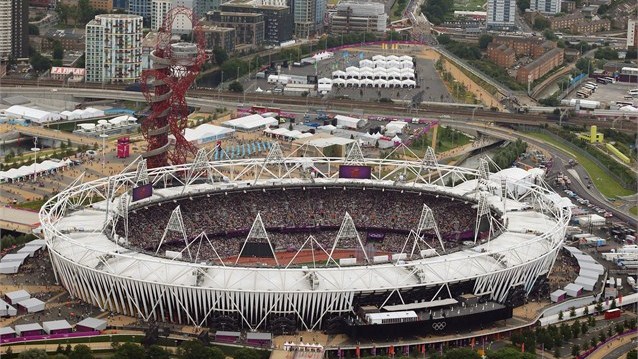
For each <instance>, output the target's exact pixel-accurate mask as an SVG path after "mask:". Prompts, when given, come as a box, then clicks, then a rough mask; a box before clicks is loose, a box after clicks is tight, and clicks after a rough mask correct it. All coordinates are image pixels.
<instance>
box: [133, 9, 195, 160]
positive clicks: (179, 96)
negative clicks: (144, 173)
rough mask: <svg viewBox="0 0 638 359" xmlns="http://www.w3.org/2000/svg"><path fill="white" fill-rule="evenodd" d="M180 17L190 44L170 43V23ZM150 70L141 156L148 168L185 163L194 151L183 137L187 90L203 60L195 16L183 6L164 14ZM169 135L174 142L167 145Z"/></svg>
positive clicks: (145, 83) (144, 75) (143, 84)
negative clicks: (188, 24)
mask: <svg viewBox="0 0 638 359" xmlns="http://www.w3.org/2000/svg"><path fill="white" fill-rule="evenodd" d="M179 16H183V17H187V18H188V19H190V21H191V23H192V26H193V32H192V39H193V42H192V43H190V42H175V43H171V37H172V35H173V33H172V29H173V23H174V22H175V19H176V18H177V17H179ZM151 61H152V63H153V64H152V68H151V69H148V70H144V71H142V75H141V78H140V82H141V87H142V92H143V93H144V97H146V101H147V102H148V103H149V105H150V107H151V113H150V114H149V115H148V117H147V118H146V120H144V121H143V122H142V134H143V136H144V138H145V139H146V141H147V143H148V146H147V151H146V153H145V154H144V155H143V157H144V158H146V160H147V166H148V167H149V168H153V167H161V166H166V165H168V164H169V163H170V164H173V165H175V164H181V163H185V162H186V159H187V157H188V155H189V154H191V153H195V152H196V150H197V149H196V148H195V146H193V145H192V144H191V143H190V142H188V141H187V140H186V139H185V138H184V129H185V128H186V125H187V121H188V105H187V104H186V97H185V96H186V91H187V90H188V88H189V87H190V86H191V85H192V83H193V82H194V81H195V78H196V77H197V75H198V74H199V71H200V70H201V67H202V65H203V64H204V62H205V61H206V54H205V52H204V35H203V32H202V28H201V25H200V24H199V21H198V20H197V17H196V15H195V14H194V13H193V11H192V10H191V9H188V8H186V7H183V6H179V7H176V8H173V9H172V10H171V11H169V12H168V13H167V14H166V17H165V18H164V23H163V24H162V27H161V28H160V29H159V32H158V42H157V45H156V46H155V50H153V51H152V52H151ZM169 134H170V135H173V136H174V137H175V143H174V144H172V145H171V143H170V142H169V137H168V136H169Z"/></svg>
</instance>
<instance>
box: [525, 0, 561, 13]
mask: <svg viewBox="0 0 638 359" xmlns="http://www.w3.org/2000/svg"><path fill="white" fill-rule="evenodd" d="M560 6H561V0H530V2H529V9H530V10H532V11H538V12H540V13H543V14H551V15H554V14H558V13H559V12H560Z"/></svg>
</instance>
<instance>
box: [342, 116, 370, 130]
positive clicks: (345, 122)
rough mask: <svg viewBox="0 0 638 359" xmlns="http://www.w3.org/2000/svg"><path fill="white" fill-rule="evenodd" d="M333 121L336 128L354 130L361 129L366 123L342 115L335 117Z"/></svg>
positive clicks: (359, 119)
mask: <svg viewBox="0 0 638 359" xmlns="http://www.w3.org/2000/svg"><path fill="white" fill-rule="evenodd" d="M335 119H336V120H337V126H342V127H347V128H354V129H357V128H360V127H363V126H365V124H366V123H367V122H368V121H366V120H364V119H361V118H354V117H350V116H344V115H336V116H335Z"/></svg>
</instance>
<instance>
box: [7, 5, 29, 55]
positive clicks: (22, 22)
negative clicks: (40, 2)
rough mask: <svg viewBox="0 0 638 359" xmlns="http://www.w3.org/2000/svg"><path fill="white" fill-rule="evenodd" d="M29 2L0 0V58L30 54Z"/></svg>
mask: <svg viewBox="0 0 638 359" xmlns="http://www.w3.org/2000/svg"><path fill="white" fill-rule="evenodd" d="M28 21H29V2H28V1H27V0H0V59H6V58H8V57H9V55H12V56H13V57H15V58H24V57H28V56H29V27H28V26H29V23H28Z"/></svg>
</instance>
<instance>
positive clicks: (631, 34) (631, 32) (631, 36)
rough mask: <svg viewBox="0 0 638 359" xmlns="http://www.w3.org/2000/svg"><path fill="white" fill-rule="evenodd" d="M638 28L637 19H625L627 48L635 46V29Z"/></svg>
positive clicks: (636, 42)
mask: <svg viewBox="0 0 638 359" xmlns="http://www.w3.org/2000/svg"><path fill="white" fill-rule="evenodd" d="M637 28H638V20H636V19H629V20H628V21H627V48H637V47H638V46H636V45H638V41H637V40H638V39H637V38H636V30H638V29H637Z"/></svg>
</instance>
